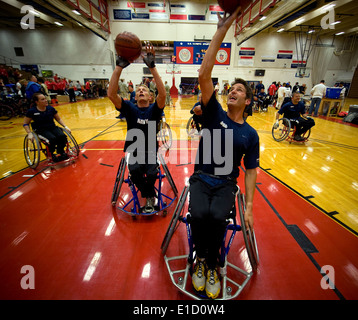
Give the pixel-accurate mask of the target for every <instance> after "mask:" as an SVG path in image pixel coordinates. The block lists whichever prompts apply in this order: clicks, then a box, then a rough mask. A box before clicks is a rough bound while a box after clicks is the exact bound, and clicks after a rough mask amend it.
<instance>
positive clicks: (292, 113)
mask: <svg viewBox="0 0 358 320" xmlns="http://www.w3.org/2000/svg"><path fill="white" fill-rule="evenodd" d="M278 113H279V114H283V116H284V117H285V118H287V119H299V118H300V117H301V114H305V113H306V109H305V105H304V103H303V102H302V101H299V102H298V104H293V103H292V101H290V102H287V103H285V104H284V105H283V106H282V107H281V109H280V110H279V111H278Z"/></svg>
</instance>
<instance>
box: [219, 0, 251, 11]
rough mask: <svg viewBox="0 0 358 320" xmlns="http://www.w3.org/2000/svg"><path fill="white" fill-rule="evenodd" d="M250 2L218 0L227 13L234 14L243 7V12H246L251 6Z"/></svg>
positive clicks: (243, 0)
mask: <svg viewBox="0 0 358 320" xmlns="http://www.w3.org/2000/svg"><path fill="white" fill-rule="evenodd" d="M250 3H251V1H250V0H218V4H219V6H220V7H221V9H223V10H224V11H225V12H228V13H233V12H234V11H235V10H236V8H237V7H240V6H241V10H242V11H243V10H245V9H246V8H247V7H248V6H249V4H250Z"/></svg>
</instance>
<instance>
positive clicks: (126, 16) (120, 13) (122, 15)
mask: <svg viewBox="0 0 358 320" xmlns="http://www.w3.org/2000/svg"><path fill="white" fill-rule="evenodd" d="M113 18H114V20H132V13H131V9H113Z"/></svg>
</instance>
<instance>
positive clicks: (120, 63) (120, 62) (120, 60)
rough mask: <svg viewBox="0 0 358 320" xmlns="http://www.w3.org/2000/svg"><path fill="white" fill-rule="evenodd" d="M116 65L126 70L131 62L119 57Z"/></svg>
mask: <svg viewBox="0 0 358 320" xmlns="http://www.w3.org/2000/svg"><path fill="white" fill-rule="evenodd" d="M116 65H117V66H119V67H122V68H123V69H124V68H125V67H128V66H129V65H130V62H129V61H128V60H126V59H124V58H122V57H120V56H117V60H116Z"/></svg>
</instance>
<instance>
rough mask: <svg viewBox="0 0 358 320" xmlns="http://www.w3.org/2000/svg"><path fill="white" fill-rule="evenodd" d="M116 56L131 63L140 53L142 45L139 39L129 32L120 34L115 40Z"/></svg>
mask: <svg viewBox="0 0 358 320" xmlns="http://www.w3.org/2000/svg"><path fill="white" fill-rule="evenodd" d="M115 48H116V51H117V54H118V55H119V56H121V57H122V58H124V59H126V60H128V61H129V62H133V61H134V60H136V59H138V57H139V56H140V54H141V53H142V43H141V41H140V39H139V38H138V37H137V36H136V35H135V34H134V33H131V32H122V33H120V34H118V35H117V37H116V40H115Z"/></svg>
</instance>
